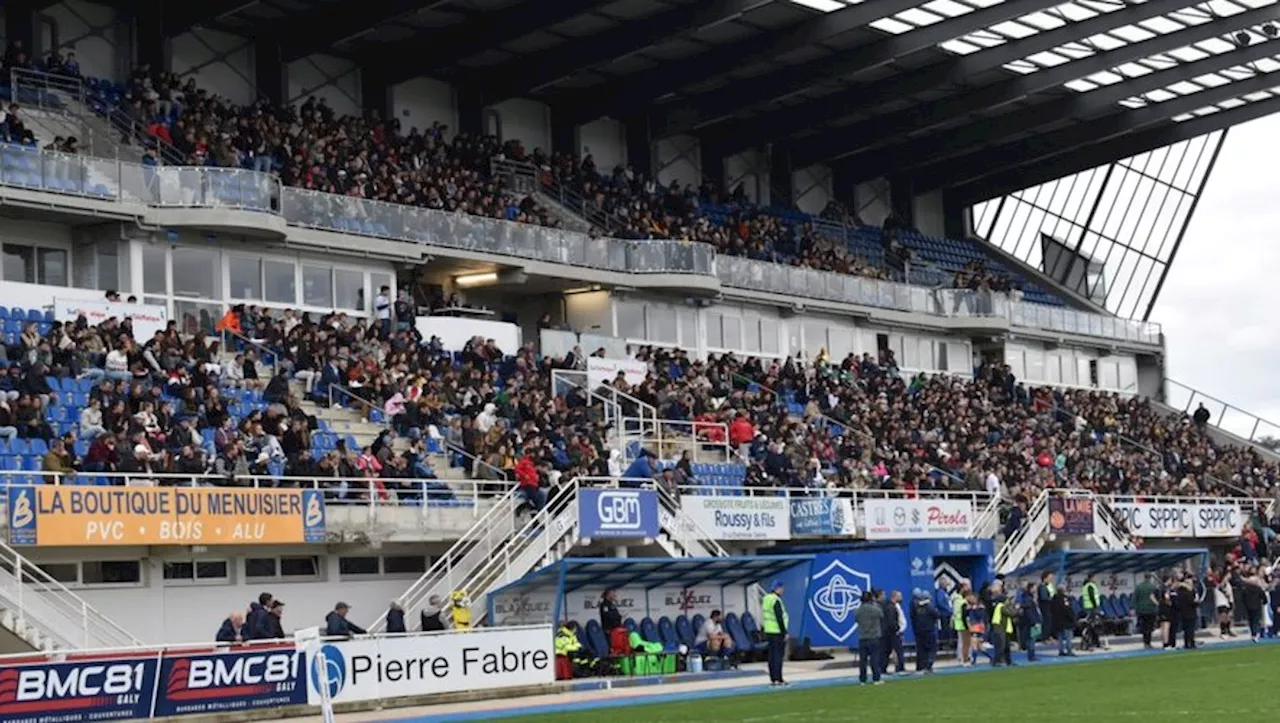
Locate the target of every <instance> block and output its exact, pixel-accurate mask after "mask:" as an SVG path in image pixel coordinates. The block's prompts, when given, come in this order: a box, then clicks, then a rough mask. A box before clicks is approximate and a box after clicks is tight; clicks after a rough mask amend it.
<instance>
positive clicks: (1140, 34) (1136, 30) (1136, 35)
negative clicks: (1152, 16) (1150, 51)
mask: <svg viewBox="0 0 1280 723" xmlns="http://www.w3.org/2000/svg"><path fill="white" fill-rule="evenodd" d="M1108 34H1109V35H1114V36H1116V37H1119V38H1122V39H1124V40H1126V41H1128V42H1130V43H1141V42H1142V41H1144V40H1150V39H1152V38H1154V37H1156V34H1155V33H1153V32H1151V31H1150V30H1147V29H1145V28H1140V27H1138V26H1137V25H1122V26H1120V27H1118V28H1113V29H1111V30H1110V31H1108Z"/></svg>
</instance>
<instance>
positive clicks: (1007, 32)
mask: <svg viewBox="0 0 1280 723" xmlns="http://www.w3.org/2000/svg"><path fill="white" fill-rule="evenodd" d="M991 30H992V31H993V32H997V33H1000V34H1001V35H1004V36H1006V37H1009V38H1014V39H1018V38H1029V37H1031V36H1032V35H1035V34H1037V33H1039V32H1040V29H1039V28H1036V27H1033V26H1031V25H1027V24H1026V23H1020V22H1017V21H1016V20H1008V21H1006V22H1003V23H997V24H995V25H992V26H991Z"/></svg>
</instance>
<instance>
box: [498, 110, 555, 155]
mask: <svg viewBox="0 0 1280 723" xmlns="http://www.w3.org/2000/svg"><path fill="white" fill-rule="evenodd" d="M489 109H490V110H492V111H494V112H496V113H497V114H498V118H500V119H501V121H502V140H503V141H504V142H505V141H510V140H518V141H520V143H522V144H523V145H524V150H525V153H533V151H534V150H535V149H538V148H541V149H542V150H544V151H548V152H550V150H551V111H550V109H548V108H547V105H546V104H545V103H539V102H537V101H535V100H528V99H526V98H512V99H510V100H504V101H502V102H501V103H499V104H497V105H495V106H490V108H489Z"/></svg>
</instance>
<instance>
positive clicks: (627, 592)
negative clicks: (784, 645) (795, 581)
mask: <svg viewBox="0 0 1280 723" xmlns="http://www.w3.org/2000/svg"><path fill="white" fill-rule="evenodd" d="M804 568H805V569H806V570H807V569H808V565H807V564H806V565H804ZM742 587H743V586H742V585H733V586H730V587H728V588H721V587H720V583H719V582H717V581H716V580H711V581H708V582H707V583H706V584H705V585H697V586H694V587H667V586H663V587H656V588H653V589H646V588H644V587H622V588H617V593H618V601H617V607H618V612H619V613H620V614H621V615H622V618H623V619H624V620H625V619H627V618H631V619H632V620H636V621H639V620H641V619H643V618H645V617H650V618H653V619H654V620H657V619H659V618H662V617H668V618H671V619H672V620H675V619H676V618H677V617H679V616H680V615H689V616H693V615H697V614H698V613H701V614H702V615H710V614H711V611H712V610H722V611H724V612H725V613H726V614H727V613H738V614H739V615H741V614H742V613H744V612H746V611H747V609H746V608H745V607H744V606H745V604H746V600H745V596H744V595H743V594H742V592H743V591H742ZM603 593H604V588H602V587H589V588H583V589H581V590H573V591H571V592H566V593H565V596H564V601H563V603H564V607H563V608H562V609H561V611H560V614H561V615H563V616H564V617H567V618H569V619H572V620H579V621H585V620H592V619H595V618H596V617H598V615H599V613H598V610H599V608H600V597H601V595H603ZM555 603H556V593H555V591H554V590H548V591H545V592H534V593H517V594H504V595H497V596H495V598H494V601H493V615H494V622H495V623H496V624H498V625H544V624H550V623H551V622H552V619H551V618H552V615H554V614H555ZM752 604H753V605H754V604H755V601H754V600H753V601H752ZM792 614H793V615H794V613H792Z"/></svg>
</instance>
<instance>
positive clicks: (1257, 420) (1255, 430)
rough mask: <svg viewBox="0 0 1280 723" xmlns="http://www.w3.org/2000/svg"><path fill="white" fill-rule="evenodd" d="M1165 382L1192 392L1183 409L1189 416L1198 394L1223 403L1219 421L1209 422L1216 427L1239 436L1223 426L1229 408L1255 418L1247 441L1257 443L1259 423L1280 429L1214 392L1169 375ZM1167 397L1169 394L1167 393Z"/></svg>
mask: <svg viewBox="0 0 1280 723" xmlns="http://www.w3.org/2000/svg"><path fill="white" fill-rule="evenodd" d="M1164 383H1165V384H1166V385H1173V386H1175V387H1179V388H1181V389H1185V390H1186V391H1188V392H1190V395H1189V396H1188V397H1187V406H1185V407H1183V409H1182V412H1183V413H1184V414H1186V415H1188V416H1190V415H1191V413H1192V412H1191V405H1192V404H1193V403H1194V402H1195V401H1196V398H1197V395H1198V396H1199V398H1201V399H1207V400H1209V401H1211V402H1214V403H1216V404H1221V405H1222V411H1221V412H1220V413H1219V414H1218V419H1217V421H1210V422H1209V423H1210V424H1212V425H1213V426H1214V427H1215V428H1217V429H1220V430H1222V431H1223V432H1226V433H1228V434H1232V435H1235V436H1237V437H1238V436H1239V435H1238V434H1236V433H1235V432H1232V431H1231V430H1229V429H1227V428H1225V427H1223V426H1222V421H1223V419H1225V418H1226V415H1227V411H1228V410H1232V411H1236V412H1239V413H1241V414H1243V415H1245V416H1246V417H1249V418H1250V419H1252V420H1253V430H1252V431H1251V432H1249V436H1248V437H1245V438H1243V439H1244V440H1245V441H1247V442H1251V443H1253V444H1257V440H1256V439H1254V437H1255V436H1257V434H1258V425H1259V424H1263V423H1265V424H1267V425H1269V426H1271V427H1273V428H1275V429H1280V424H1276V423H1275V422H1272V421H1271V420H1269V419H1264V418H1262V417H1260V416H1258V415H1257V414H1254V413H1253V412H1250V411H1248V410H1245V409H1241V408H1240V407H1237V406H1236V405H1234V404H1231V403H1230V402H1226V401H1223V400H1222V399H1219V398H1218V397H1215V396H1213V395H1212V394H1205V393H1204V392H1202V391H1200V390H1199V389H1196V388H1195V387H1192V386H1190V385H1188V384H1183V383H1182V382H1180V381H1178V380H1176V379H1171V378H1169V377H1165V379H1164ZM1166 397H1167V395H1166ZM1168 406H1169V407H1171V408H1173V409H1177V407H1174V406H1173V405H1172V404H1169V405H1168ZM1273 453H1274V452H1273Z"/></svg>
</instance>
